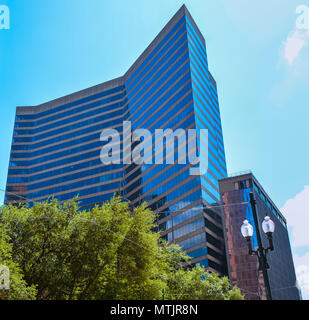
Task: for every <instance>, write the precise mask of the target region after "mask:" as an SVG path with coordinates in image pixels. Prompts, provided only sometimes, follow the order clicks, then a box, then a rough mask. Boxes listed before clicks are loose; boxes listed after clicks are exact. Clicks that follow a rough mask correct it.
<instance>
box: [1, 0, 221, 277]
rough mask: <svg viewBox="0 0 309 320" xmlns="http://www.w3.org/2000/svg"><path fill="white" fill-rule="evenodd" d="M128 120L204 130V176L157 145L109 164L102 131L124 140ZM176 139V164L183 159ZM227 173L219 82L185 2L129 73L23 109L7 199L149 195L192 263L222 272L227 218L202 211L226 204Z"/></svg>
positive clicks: (85, 200) (163, 226) (162, 226)
mask: <svg viewBox="0 0 309 320" xmlns="http://www.w3.org/2000/svg"><path fill="white" fill-rule="evenodd" d="M123 121H130V122H131V124H132V131H133V130H135V129H140V128H145V129H147V130H149V131H150V133H151V137H150V138H149V139H154V137H155V130H156V129H159V128H160V129H173V130H177V129H184V130H185V131H188V129H197V131H198V139H197V146H198V151H199V156H200V158H201V160H202V161H201V165H202V166H203V167H205V168H208V170H207V171H206V174H203V175H200V176H194V175H190V169H191V168H192V165H191V164H190V163H189V161H185V162H184V163H187V164H179V163H176V164H154V162H155V161H154V160H155V152H156V146H155V145H154V144H153V146H152V150H151V152H150V153H149V157H148V160H149V161H147V162H146V164H140V165H139V164H123V163H121V164H113V165H104V164H102V163H101V161H100V151H101V148H102V147H103V146H104V144H105V143H104V142H102V141H100V135H101V132H102V130H103V129H106V128H113V129H117V130H118V131H120V132H121V134H120V140H121V142H123V137H126V134H127V133H126V132H122V130H123V127H122V125H123ZM201 129H208V141H205V140H204V139H202V138H201V137H202V136H201V134H200V130H201ZM175 140H176V139H175ZM179 141H180V140H179V139H178V140H177V141H175V146H176V148H175V152H174V155H173V156H174V159H175V161H177V160H181V159H178V151H179V149H180V148H181V144H180V143H179ZM133 147H134V145H133ZM165 147H166V145H165V144H164V145H163V150H164V154H165V160H166V148H165ZM121 151H123V147H122V149H121ZM190 152H191V150H188V153H187V154H186V157H188V154H190ZM147 155H148V153H147ZM186 160H188V159H186ZM179 162H180V161H179ZM180 163H181V162H180ZM225 177H226V163H225V153H224V143H223V137H222V128H221V118H220V111H219V104H218V96H217V87H216V82H215V81H214V79H213V77H212V75H211V73H210V71H209V69H208V60H207V53H206V46H205V40H204V38H203V36H202V35H201V33H200V31H199V29H198V27H197V26H196V24H195V22H194V21H193V19H192V17H191V15H190V13H189V12H188V10H187V9H186V7H185V6H183V7H182V8H181V9H180V10H179V11H178V12H177V13H176V14H175V16H174V17H173V18H172V19H171V20H170V22H169V23H168V24H167V25H166V26H165V27H164V29H163V30H162V31H161V32H160V33H159V35H158V36H157V37H156V38H155V40H154V41H153V42H152V43H151V44H150V45H149V47H148V48H147V49H146V50H145V52H144V53H143V54H142V55H141V56H140V57H139V58H138V59H137V61H136V62H135V63H134V64H133V66H132V67H131V68H130V69H129V70H128V71H127V73H126V74H125V75H124V76H123V77H121V78H118V79H115V80H111V81H109V82H106V83H103V84H101V85H98V86H95V87H92V88H89V89H86V90H83V91H80V92H77V93H74V94H72V95H69V96H66V97H63V98H60V99H57V100H53V101H50V102H47V103H45V104H42V105H39V106H36V107H18V108H17V112H16V119H15V127H14V134H13V141H12V150H11V158H10V165H9V173H8V180H7V193H6V202H7V203H8V202H14V201H21V199H22V198H23V197H24V198H25V199H27V201H30V202H31V201H42V200H44V199H46V198H48V197H51V196H53V197H56V198H58V199H59V200H60V201H65V200H68V199H70V198H72V197H74V196H76V195H78V196H79V199H80V201H81V206H82V207H84V208H90V207H91V206H93V205H95V204H100V203H102V202H103V201H106V200H107V199H109V198H111V197H112V196H113V194H114V193H116V192H119V193H121V194H122V195H123V196H124V197H125V198H127V199H129V200H131V202H132V204H133V205H138V204H140V203H142V202H144V201H147V202H148V204H149V206H150V207H151V208H152V209H153V210H154V211H155V212H156V213H158V215H159V218H158V221H157V223H158V228H159V230H160V231H161V232H162V237H164V238H165V239H167V240H168V241H172V242H175V243H178V244H180V245H181V246H182V247H183V248H184V250H187V251H188V253H189V254H190V253H191V256H192V259H193V260H192V261H193V263H200V264H201V265H204V266H205V267H209V268H210V269H213V270H215V271H218V272H220V273H222V274H225V273H226V260H225V248H224V236H223V228H222V221H221V215H220V214H219V213H218V212H216V211H215V210H210V209H207V210H206V209H205V206H207V207H208V208H209V207H210V206H213V205H215V204H216V203H218V202H219V201H220V194H219V183H218V181H219V180H220V179H222V178H225ZM15 194H17V195H19V197H18V196H16V195H15Z"/></svg>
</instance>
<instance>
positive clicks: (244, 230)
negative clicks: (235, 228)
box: [241, 192, 275, 300]
mask: <svg viewBox="0 0 309 320" xmlns="http://www.w3.org/2000/svg"><path fill="white" fill-rule="evenodd" d="M250 204H251V207H252V213H253V220H254V226H255V231H256V237H257V242H258V249H257V250H253V249H252V243H251V238H252V236H253V227H252V226H251V224H250V223H249V222H248V220H245V221H244V222H243V225H242V226H241V234H242V235H243V237H244V238H245V239H246V240H247V243H248V250H249V255H251V256H252V255H253V254H255V255H256V256H257V257H258V260H259V270H260V271H262V273H263V278H264V283H265V289H266V298H267V300H272V296H271V290H270V284H269V278H268V272H267V269H269V265H268V262H267V253H268V251H269V250H270V251H273V250H274V245H273V240H272V235H273V232H274V231H275V224H274V222H273V221H272V220H271V219H270V217H268V216H266V217H265V218H264V221H263V223H262V229H263V231H264V232H265V234H266V235H267V238H268V241H269V247H268V248H266V249H265V248H264V247H263V245H262V239H261V234H260V229H259V223H258V218H257V213H256V200H255V199H254V195H253V192H250Z"/></svg>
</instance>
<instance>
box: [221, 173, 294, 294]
mask: <svg viewBox="0 0 309 320" xmlns="http://www.w3.org/2000/svg"><path fill="white" fill-rule="evenodd" d="M250 192H253V193H254V197H255V199H256V208H257V216H258V221H259V222H260V225H259V228H260V234H261V238H262V243H263V247H264V248H268V246H269V242H268V239H267V236H266V235H265V234H264V232H263V231H262V228H261V224H262V221H263V220H264V217H265V216H269V217H270V218H271V219H272V220H273V221H274V223H275V232H274V234H273V242H274V248H275V250H274V251H271V252H269V254H268V255H267V259H268V263H269V266H270V269H269V270H268V276H269V282H270V287H271V291H272V298H273V299H274V300H299V299H300V296H299V289H298V287H297V284H296V276H295V269H294V264H293V258H292V253H291V247H290V242H289V236H288V230H287V225H286V220H285V218H284V217H283V215H282V214H281V212H280V211H279V210H278V209H277V207H276V206H275V205H274V204H273V202H272V201H271V199H270V198H269V197H268V195H267V194H266V193H265V191H264V190H263V188H262V187H261V185H260V184H259V183H258V181H257V180H256V179H255V177H254V176H253V175H252V174H245V175H241V176H236V177H231V178H227V179H223V180H221V181H220V193H221V198H222V202H223V203H224V204H226V205H227V206H225V207H224V209H223V211H224V217H225V219H224V225H225V228H226V231H227V232H226V234H225V236H226V251H227V261H228V269H229V277H230V280H231V281H232V282H233V283H234V284H236V285H237V286H238V287H239V288H240V289H241V290H242V293H243V294H244V295H245V297H246V299H249V300H265V299H266V292H265V285H264V280H263V277H262V272H261V271H259V270H258V259H257V257H256V256H255V255H253V256H249V254H248V247H247V242H246V240H245V239H244V238H243V237H242V235H241V232H240V227H241V225H242V223H243V221H244V220H245V219H247V220H249V223H250V224H251V225H252V226H253V228H254V233H253V237H252V247H253V249H256V248H257V247H258V244H257V237H256V228H255V224H254V220H253V215H252V208H251V204H250V203H249V201H250V198H249V194H250Z"/></svg>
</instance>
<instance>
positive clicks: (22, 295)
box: [0, 225, 36, 300]
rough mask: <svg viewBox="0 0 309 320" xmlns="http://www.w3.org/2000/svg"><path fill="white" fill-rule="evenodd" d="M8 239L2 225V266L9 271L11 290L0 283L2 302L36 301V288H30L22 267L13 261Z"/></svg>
mask: <svg viewBox="0 0 309 320" xmlns="http://www.w3.org/2000/svg"><path fill="white" fill-rule="evenodd" d="M8 238H9V237H8V236H7V233H6V232H5V230H4V226H3V225H0V266H5V267H7V268H8V270H9V289H7V288H4V286H3V283H0V300H34V299H35V297H36V288H35V286H28V285H27V283H26V281H25V280H24V279H23V274H22V271H21V269H20V267H19V266H18V264H17V263H15V262H14V261H13V259H12V246H11V245H10V244H9V243H8ZM0 278H1V274H0Z"/></svg>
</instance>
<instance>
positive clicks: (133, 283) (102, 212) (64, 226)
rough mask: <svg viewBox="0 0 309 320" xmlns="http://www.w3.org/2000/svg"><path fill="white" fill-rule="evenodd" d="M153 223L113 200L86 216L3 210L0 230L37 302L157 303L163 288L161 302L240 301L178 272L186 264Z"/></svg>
mask: <svg viewBox="0 0 309 320" xmlns="http://www.w3.org/2000/svg"><path fill="white" fill-rule="evenodd" d="M155 219H156V216H155V215H154V214H153V213H152V212H151V211H150V210H148V209H146V204H143V205H141V206H139V207H137V208H135V209H134V211H133V210H132V209H130V208H129V207H128V203H127V202H123V201H121V199H120V198H119V197H114V198H113V199H111V201H108V202H106V203H104V204H103V205H102V206H100V207H98V206H96V207H94V208H93V209H92V210H91V211H83V210H80V208H79V207H78V202H77V201H76V199H73V200H72V201H69V202H66V203H64V204H59V203H58V202H57V200H55V199H51V200H50V201H46V202H44V203H36V204H35V205H34V206H33V207H31V208H29V207H26V206H23V207H14V206H7V207H3V209H2V212H1V220H0V226H1V228H2V230H4V232H3V233H4V237H7V241H6V243H7V242H9V244H10V248H11V260H12V262H14V263H15V264H16V266H19V267H20V275H22V274H23V275H24V280H21V281H23V282H22V283H23V284H24V285H25V286H26V284H28V285H30V288H31V289H33V288H34V286H35V287H36V291H33V290H32V291H31V292H32V294H33V292H35V294H36V298H37V299H103V300H104V299H162V290H163V289H164V290H165V292H166V295H167V296H166V297H167V298H169V299H230V298H233V299H239V298H241V295H240V294H238V292H236V291H235V289H234V290H230V287H229V283H228V281H227V279H226V278H219V276H217V275H216V274H211V273H207V272H205V270H204V269H203V268H200V267H197V268H193V269H192V270H190V269H188V268H185V267H184V265H186V264H187V263H188V260H189V257H188V256H187V255H186V254H185V253H184V252H182V251H181V249H180V247H178V246H176V245H169V244H167V243H166V242H164V241H162V240H161V239H160V234H159V233H157V232H155V231H154V228H155ZM3 252H5V251H3ZM2 254H3V253H2V252H0V256H1V257H2ZM0 261H1V260H0ZM20 279H22V277H21V278H20ZM26 287H27V286H26Z"/></svg>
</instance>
